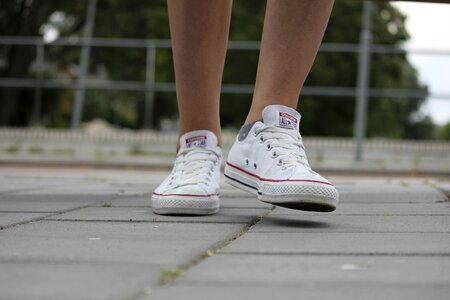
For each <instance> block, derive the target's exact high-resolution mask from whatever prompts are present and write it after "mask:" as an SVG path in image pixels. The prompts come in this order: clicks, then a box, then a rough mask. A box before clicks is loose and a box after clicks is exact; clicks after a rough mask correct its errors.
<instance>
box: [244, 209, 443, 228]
mask: <svg viewBox="0 0 450 300" xmlns="http://www.w3.org/2000/svg"><path fill="white" fill-rule="evenodd" d="M276 210H277V209H275V211H274V212H273V213H271V214H269V215H267V216H266V217H265V218H264V219H263V220H262V221H261V222H259V223H258V225H257V226H254V227H252V228H251V229H250V231H249V233H255V234H256V233H281V234H288V233H296V234H301V233H306V232H309V233H317V234H321V233H328V234H330V233H338V232H341V233H349V234H350V233H358V232H366V233H371V232H372V233H380V232H386V233H403V232H405V233H406V232H409V233H417V234H421V233H427V232H429V233H450V226H449V221H448V220H449V219H450V218H449V217H448V216H380V215H376V216H338V215H326V214H322V215H304V214H293V213H291V214H275V212H276Z"/></svg>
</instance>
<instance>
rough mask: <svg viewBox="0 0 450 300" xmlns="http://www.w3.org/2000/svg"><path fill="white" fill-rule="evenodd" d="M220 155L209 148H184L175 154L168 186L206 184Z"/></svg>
mask: <svg viewBox="0 0 450 300" xmlns="http://www.w3.org/2000/svg"><path fill="white" fill-rule="evenodd" d="M219 160H220V153H218V151H216V150H214V149H209V148H197V147H193V148H186V149H183V150H182V151H180V152H179V153H178V154H177V158H176V160H175V165H174V171H173V173H172V174H173V175H172V177H171V178H170V182H169V184H170V185H171V186H172V187H173V188H176V187H181V186H186V185H194V184H199V183H204V184H208V183H209V181H210V178H211V176H212V175H213V172H214V167H215V165H216V164H217V163H218V162H219Z"/></svg>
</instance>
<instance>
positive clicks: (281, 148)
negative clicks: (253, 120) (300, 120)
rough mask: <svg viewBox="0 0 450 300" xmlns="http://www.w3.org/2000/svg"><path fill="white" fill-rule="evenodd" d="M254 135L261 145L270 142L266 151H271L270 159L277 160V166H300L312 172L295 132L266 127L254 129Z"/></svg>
mask: <svg viewBox="0 0 450 300" xmlns="http://www.w3.org/2000/svg"><path fill="white" fill-rule="evenodd" d="M255 135H256V136H259V141H260V142H261V143H262V142H264V141H266V140H270V142H269V143H268V144H267V145H266V147H267V148H266V149H267V150H273V151H272V158H278V160H277V165H279V166H283V168H288V167H290V166H296V165H298V164H301V165H303V166H304V167H305V168H306V169H308V170H310V171H312V170H311V167H310V165H309V162H308V158H307V157H306V152H305V146H304V145H303V139H302V136H301V135H300V132H298V131H297V130H293V129H286V128H279V127H275V126H267V127H260V128H256V129H255Z"/></svg>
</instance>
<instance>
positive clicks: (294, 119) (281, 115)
mask: <svg viewBox="0 0 450 300" xmlns="http://www.w3.org/2000/svg"><path fill="white" fill-rule="evenodd" d="M262 116H263V121H264V124H265V125H267V126H276V127H281V128H288V129H295V130H297V131H298V130H299V128H300V118H301V116H300V114H299V113H298V111H296V110H295V109H293V108H290V107H287V106H284V105H269V106H266V107H265V108H264V110H263V112H262Z"/></svg>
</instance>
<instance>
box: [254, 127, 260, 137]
mask: <svg viewBox="0 0 450 300" xmlns="http://www.w3.org/2000/svg"><path fill="white" fill-rule="evenodd" d="M258 129H259V127H256V128H255V129H254V130H253V135H254V136H257V135H258V133H257V132H256V131H257V130H258Z"/></svg>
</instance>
